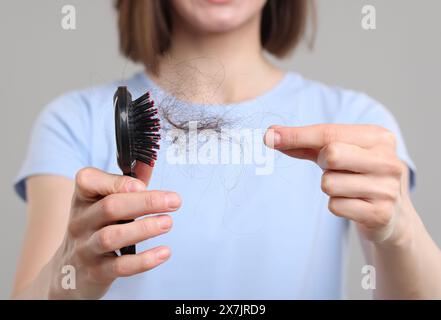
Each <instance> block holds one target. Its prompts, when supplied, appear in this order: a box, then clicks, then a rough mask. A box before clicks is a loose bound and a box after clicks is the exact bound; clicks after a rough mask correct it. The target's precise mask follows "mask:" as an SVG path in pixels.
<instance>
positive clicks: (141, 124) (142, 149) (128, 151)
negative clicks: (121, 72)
mask: <svg viewBox="0 0 441 320" xmlns="http://www.w3.org/2000/svg"><path fill="white" fill-rule="evenodd" d="M113 104H114V107H115V133H116V146H117V160H118V166H119V167H120V168H121V170H122V172H123V174H125V175H131V176H134V172H133V169H134V167H135V164H136V161H141V162H144V163H145V164H147V165H149V166H151V167H153V166H154V164H155V160H156V158H157V150H158V149H159V143H158V142H159V139H160V134H159V129H160V124H159V119H158V118H157V114H158V109H157V108H156V106H155V104H154V102H153V101H152V100H150V94H149V93H148V92H147V93H146V94H144V95H142V96H141V97H139V98H138V99H136V100H134V101H132V95H131V94H130V92H129V91H128V90H127V87H118V89H117V90H116V92H115V95H114V96H113Z"/></svg>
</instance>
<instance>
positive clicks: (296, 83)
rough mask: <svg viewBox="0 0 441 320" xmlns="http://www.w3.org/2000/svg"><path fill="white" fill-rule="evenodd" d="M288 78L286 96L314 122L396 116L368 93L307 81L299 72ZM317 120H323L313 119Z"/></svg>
mask: <svg viewBox="0 0 441 320" xmlns="http://www.w3.org/2000/svg"><path fill="white" fill-rule="evenodd" d="M287 77H288V79H289V81H286V85H285V94H289V95H291V96H292V97H291V99H292V101H295V102H296V104H297V106H298V108H299V112H301V113H302V114H303V115H304V116H305V119H309V120H310V121H311V122H332V123H369V122H371V121H372V120H375V119H377V120H378V119H379V118H390V117H392V114H391V113H390V111H389V110H388V109H387V108H386V107H385V106H384V105H383V104H382V103H380V102H379V101H378V100H376V99H375V98H373V97H371V96H369V95H368V94H367V93H365V92H362V91H356V90H351V89H347V88H343V87H341V86H337V85H330V84H326V83H324V82H320V81H317V80H311V79H307V78H305V77H303V76H302V75H300V74H298V73H295V72H289V74H288V76H287ZM314 117H316V118H320V119H315V120H314V119H311V118H314Z"/></svg>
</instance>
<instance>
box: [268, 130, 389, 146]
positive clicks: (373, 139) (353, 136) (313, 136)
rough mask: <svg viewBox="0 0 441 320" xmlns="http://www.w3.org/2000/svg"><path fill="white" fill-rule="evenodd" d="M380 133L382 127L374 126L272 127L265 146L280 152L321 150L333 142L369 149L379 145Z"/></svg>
mask: <svg viewBox="0 0 441 320" xmlns="http://www.w3.org/2000/svg"><path fill="white" fill-rule="evenodd" d="M270 130H271V131H270ZM380 131H381V128H380V127H377V126H373V125H346V124H318V125H311V126H304V127H283V126H271V127H270V128H269V129H268V131H267V132H266V134H265V144H266V145H267V146H269V147H274V148H275V149H278V150H291V149H321V148H323V147H324V146H326V145H328V144H330V143H333V142H344V143H347V144H354V145H357V146H360V147H362V148H369V147H373V146H375V145H376V144H377V143H378V132H380ZM270 132H271V133H270ZM271 140H272V141H271Z"/></svg>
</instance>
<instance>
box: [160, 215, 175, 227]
mask: <svg viewBox="0 0 441 320" xmlns="http://www.w3.org/2000/svg"><path fill="white" fill-rule="evenodd" d="M158 225H159V228H161V229H162V230H168V229H170V228H171V226H172V219H171V218H170V217H168V216H160V217H158Z"/></svg>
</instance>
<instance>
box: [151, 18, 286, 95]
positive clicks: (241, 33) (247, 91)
mask: <svg viewBox="0 0 441 320" xmlns="http://www.w3.org/2000/svg"><path fill="white" fill-rule="evenodd" d="M174 22H175V27H174V32H173V36H172V39H171V43H172V46H171V48H170V49H169V51H168V52H167V54H166V55H164V57H163V58H162V59H161V60H160V64H159V74H158V76H152V77H153V80H154V81H155V82H157V83H158V84H159V85H160V86H161V87H164V89H166V90H167V91H168V92H170V93H171V94H173V95H174V96H176V97H177V98H180V99H184V100H187V101H191V102H195V103H208V104H213V103H214V104H219V103H220V104H226V103H234V102H240V101H243V100H248V99H252V98H254V97H256V96H259V95H261V94H263V93H264V92H266V91H269V90H271V88H272V87H274V86H275V85H276V84H277V83H278V82H279V81H280V80H281V78H282V77H283V72H282V71H281V70H279V69H277V68H276V67H274V66H273V65H271V64H270V63H269V62H268V61H267V59H266V58H265V57H264V55H263V50H262V47H261V42H260V17H256V18H253V19H252V21H248V22H247V23H246V24H244V25H243V26H241V27H239V28H236V29H235V30H233V31H230V32H224V33H219V32H218V33H201V32H198V31H197V30H194V29H193V28H192V27H191V26H188V25H186V24H185V23H184V22H183V21H180V20H179V18H178V17H174Z"/></svg>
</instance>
